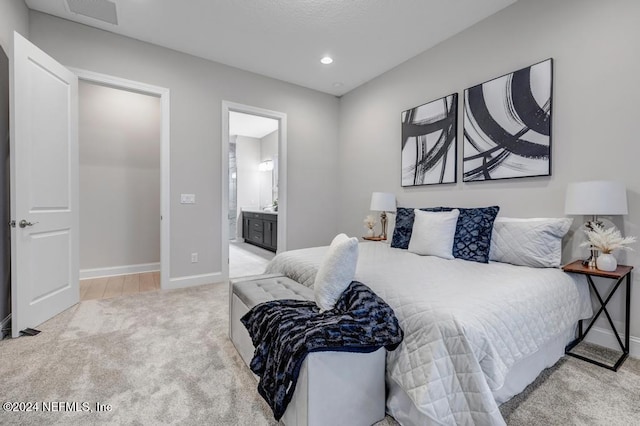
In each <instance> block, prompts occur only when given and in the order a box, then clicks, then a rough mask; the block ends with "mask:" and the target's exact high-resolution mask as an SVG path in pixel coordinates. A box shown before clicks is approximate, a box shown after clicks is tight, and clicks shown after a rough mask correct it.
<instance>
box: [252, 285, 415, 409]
mask: <svg viewBox="0 0 640 426" xmlns="http://www.w3.org/2000/svg"><path fill="white" fill-rule="evenodd" d="M241 321H242V323H243V324H244V326H245V327H246V328H247V330H248V331H249V335H250V336H251V340H252V342H253V346H254V347H255V348H256V350H255V353H254V356H253V360H251V365H250V367H251V371H253V372H254V373H255V374H257V375H258V376H260V382H259V383H258V392H259V393H260V395H262V397H263V398H264V399H265V401H267V403H268V404H269V406H270V407H271V409H272V410H273V415H274V417H275V419H276V420H280V418H281V417H282V415H283V414H284V412H285V410H286V408H287V405H288V404H289V401H291V398H292V397H293V392H294V391H295V388H296V382H297V380H298V374H299V373H300V367H301V366H302V361H304V359H305V357H306V356H307V354H309V353H311V352H320V351H341V352H374V351H376V350H378V349H379V348H381V347H382V346H384V347H385V348H386V349H387V350H390V351H392V350H394V349H395V348H397V347H398V345H399V344H400V342H402V338H403V332H402V329H401V328H400V325H399V324H398V319H397V318H396V316H395V313H394V312H393V309H391V307H390V306H389V305H387V304H386V303H385V302H384V301H383V300H382V299H381V298H380V297H378V296H377V295H376V294H375V293H374V292H373V291H371V289H369V287H367V286H366V285H364V284H362V283H360V282H357V281H353V282H352V283H351V284H349V287H347V289H346V290H345V291H344V292H343V293H342V296H340V298H339V299H338V301H337V303H336V306H335V307H334V308H333V309H331V310H329V311H325V312H322V313H320V309H319V308H318V306H317V305H316V304H315V303H314V302H312V301H300V300H273V301H270V302H265V303H261V304H259V305H256V306H254V307H253V308H252V309H251V310H250V311H249V312H247V314H246V315H245V316H243V317H242V318H241Z"/></svg>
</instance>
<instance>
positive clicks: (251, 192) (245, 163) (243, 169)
mask: <svg viewBox="0 0 640 426" xmlns="http://www.w3.org/2000/svg"><path fill="white" fill-rule="evenodd" d="M258 164H260V139H258V138H252V137H249V136H236V167H237V187H238V192H237V195H238V198H237V200H238V201H237V202H238V218H240V215H241V212H242V209H247V208H252V209H258V208H260V174H261V172H260V171H258ZM238 220H239V221H238V224H240V225H238V236H239V237H242V229H241V228H242V225H241V219H238Z"/></svg>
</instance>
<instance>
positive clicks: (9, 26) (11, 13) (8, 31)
mask: <svg viewBox="0 0 640 426" xmlns="http://www.w3.org/2000/svg"><path fill="white" fill-rule="evenodd" d="M13 31H18V32H19V33H20V34H22V35H23V36H25V37H28V36H29V12H28V10H27V6H26V5H25V4H24V2H23V1H22V0H0V47H1V48H2V49H3V50H4V53H5V54H6V57H5V56H4V55H3V54H2V53H0V57H1V58H0V200H2V201H1V205H2V211H1V212H0V224H1V225H2V226H0V323H2V321H3V320H4V319H5V318H6V317H7V316H8V315H9V312H10V311H11V302H10V289H11V281H10V275H9V273H10V268H11V267H10V264H9V259H10V257H9V256H10V253H11V245H10V235H11V232H10V230H9V228H8V227H6V226H4V224H5V223H7V222H8V221H9V217H10V214H11V212H10V205H9V201H8V200H9V128H8V126H9V75H7V74H8V73H9V67H10V66H13V65H12V57H13V56H12V55H13V54H12V52H13ZM0 339H2V332H0Z"/></svg>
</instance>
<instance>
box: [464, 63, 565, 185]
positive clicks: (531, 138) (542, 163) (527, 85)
mask: <svg viewBox="0 0 640 426" xmlns="http://www.w3.org/2000/svg"><path fill="white" fill-rule="evenodd" d="M552 77H553V60H552V59H547V60H546V61H543V62H540V63H537V64H535V65H531V66H530V67H527V68H523V69H521V70H518V71H515V72H512V73H510V74H507V75H504V76H502V77H498V78H495V79H493V80H490V81H487V82H486V83H482V84H479V85H477V86H474V87H470V88H469V89H466V90H465V91H464V133H463V136H464V137H463V182H470V181H483V180H496V179H511V178H520V177H531V176H550V175H551V97H552Z"/></svg>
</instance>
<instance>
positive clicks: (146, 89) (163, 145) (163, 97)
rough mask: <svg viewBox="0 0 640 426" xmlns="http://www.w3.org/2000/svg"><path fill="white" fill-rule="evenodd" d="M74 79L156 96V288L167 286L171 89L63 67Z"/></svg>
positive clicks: (168, 270) (169, 241)
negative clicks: (157, 176)
mask: <svg viewBox="0 0 640 426" xmlns="http://www.w3.org/2000/svg"><path fill="white" fill-rule="evenodd" d="M67 68H69V70H71V72H73V73H74V74H76V75H77V76H78V79H80V80H83V81H86V82H89V83H94V84H99V85H102V86H107V87H111V88H114V89H120V90H127V91H130V92H136V93H141V94H143V95H150V96H155V97H159V98H160V288H163V289H164V288H170V285H169V283H170V282H169V280H170V277H171V275H170V267H171V219H170V216H171V203H170V200H171V179H170V173H171V126H170V125H171V108H170V107H171V91H170V90H169V89H168V88H165V87H160V86H153V85H150V84H147V83H142V82H139V81H134V80H127V79H124V78H120V77H115V76H111V75H107V74H101V73H97V72H93V71H88V70H84V69H80V68H74V67H67Z"/></svg>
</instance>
